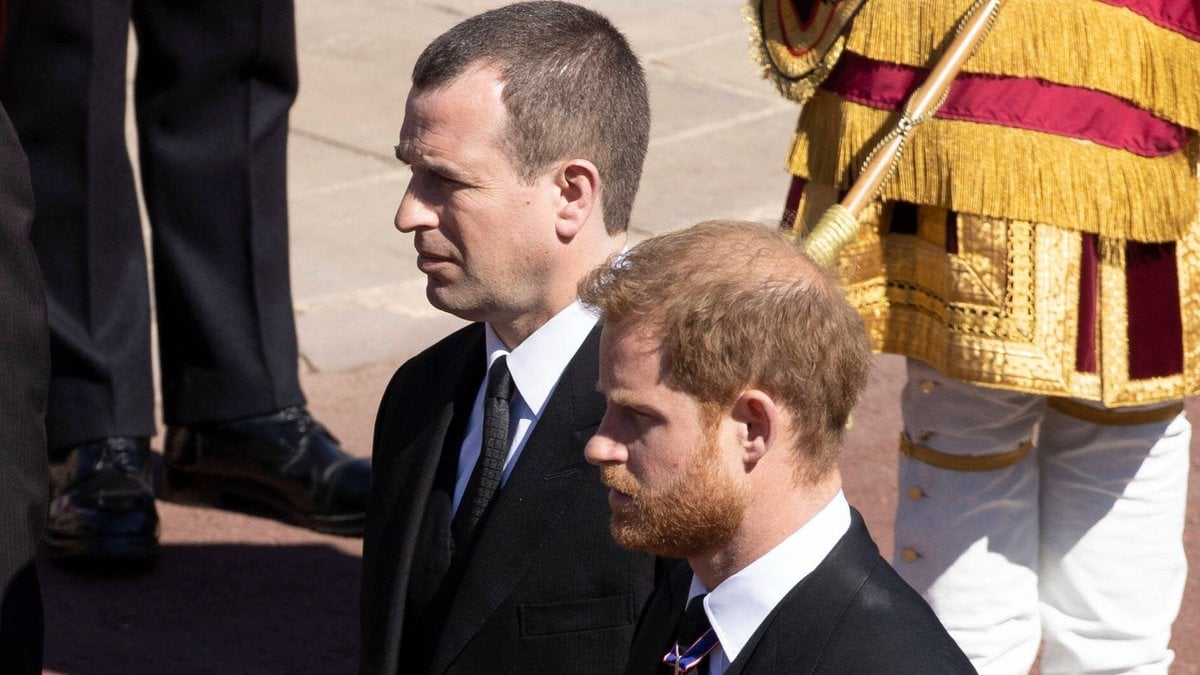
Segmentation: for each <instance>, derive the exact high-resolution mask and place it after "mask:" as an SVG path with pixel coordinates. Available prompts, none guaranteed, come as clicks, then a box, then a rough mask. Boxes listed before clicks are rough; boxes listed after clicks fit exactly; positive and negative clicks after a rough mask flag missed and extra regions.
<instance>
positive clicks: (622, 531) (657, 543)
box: [609, 513, 728, 558]
mask: <svg viewBox="0 0 1200 675" xmlns="http://www.w3.org/2000/svg"><path fill="white" fill-rule="evenodd" d="M609 532H610V533H611V534H612V538H613V541H615V542H617V545H618V546H620V547H621V548H623V549H626V550H629V551H638V552H641V553H650V554H653V555H657V556H662V557H664V558H688V557H694V556H698V555H703V554H704V553H706V552H709V551H713V550H716V549H718V548H720V547H721V545H722V543H723V542H721V541H718V540H713V539H711V538H709V537H708V536H707V533H690V534H684V533H681V532H674V533H668V532H664V531H662V530H661V529H656V528H653V527H647V526H646V525H645V524H643V523H639V522H636V521H635V520H634V519H631V518H627V517H622V516H620V515H618V514H616V513H614V514H613V517H612V521H611V524H610V527H609ZM727 540H728V539H726V541H727Z"/></svg>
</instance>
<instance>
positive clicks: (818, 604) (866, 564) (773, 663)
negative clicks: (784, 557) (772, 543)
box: [726, 508, 882, 675]
mask: <svg viewBox="0 0 1200 675" xmlns="http://www.w3.org/2000/svg"><path fill="white" fill-rule="evenodd" d="M850 516H851V520H850V529H849V530H847V531H846V534H845V535H843V536H842V538H841V540H840V541H838V543H837V545H836V546H834V547H833V550H832V551H830V552H829V555H827V556H825V560H823V561H821V564H820V565H818V566H817V568H816V569H815V570H813V571H812V573H811V574H809V575H808V576H807V577H805V578H804V579H803V580H801V581H800V583H798V584H796V585H795V586H794V587H793V588H792V590H791V591H789V592H788V594H787V595H785V596H784V597H783V600H781V601H780V602H779V605H777V606H776V607H775V609H774V610H772V612H771V613H770V614H769V615H767V618H766V619H765V620H764V621H763V622H762V625H760V626H759V627H758V630H756V631H754V635H753V636H751V637H750V640H749V641H748V642H746V646H745V647H743V648H742V651H741V653H740V654H738V658H737V660H736V661H734V662H733V663H732V664H730V667H729V669H728V670H727V671H726V675H738V674H739V673H742V672H743V671H745V672H774V671H775V669H777V668H781V669H785V670H786V671H787V672H797V673H806V672H809V671H810V670H812V669H813V668H814V667H816V665H817V663H818V661H819V659H820V658H821V653H822V648H823V646H824V645H825V644H826V643H827V642H828V641H829V638H830V636H831V635H832V633H833V630H834V628H835V627H836V626H837V622H838V618H839V617H840V616H841V615H842V614H843V612H844V611H845V610H846V607H847V606H848V605H849V604H850V602H851V601H852V600H853V599H854V597H855V594H856V593H858V590H859V589H860V588H861V587H862V585H863V584H864V583H865V582H866V580H867V577H868V576H870V574H871V570H872V568H873V567H874V564H875V561H877V560H880V561H881V560H882V559H880V558H879V549H878V548H876V547H875V542H874V541H873V540H872V539H871V536H870V534H868V533H867V526H866V524H865V523H864V522H863V519H862V515H860V514H859V512H858V511H857V510H855V509H854V508H851V509H850ZM775 624H778V625H775ZM768 634H770V635H768Z"/></svg>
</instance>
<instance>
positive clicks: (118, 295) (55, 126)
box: [0, 0, 154, 449]
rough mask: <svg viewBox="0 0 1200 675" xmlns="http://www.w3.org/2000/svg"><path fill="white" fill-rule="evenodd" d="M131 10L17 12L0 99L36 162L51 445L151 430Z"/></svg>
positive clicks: (64, 6)
mask: <svg viewBox="0 0 1200 675" xmlns="http://www.w3.org/2000/svg"><path fill="white" fill-rule="evenodd" d="M129 3H130V0H92V1H91V2H88V1H86V0H70V1H59V0H8V3H7V4H8V9H9V12H10V14H9V18H10V21H9V24H8V26H7V29H6V35H5V44H4V47H3V54H2V55H0V101H3V102H4V105H5V107H6V108H8V111H9V114H10V115H11V117H12V120H13V124H14V126H15V127H16V129H17V132H18V134H19V136H20V137H21V141H22V143H23V144H24V146H25V150H26V152H27V153H28V155H29V164H30V170H31V174H32V178H33V189H34V196H35V198H36V202H37V205H38V208H37V215H36V217H35V219H34V224H33V243H34V246H35V248H36V250H37V254H38V259H39V261H40V262H41V266H42V272H43V274H44V276H45V282H46V292H47V299H48V304H49V318H50V330H51V360H52V379H51V383H50V397H49V404H48V413H47V422H46V424H47V435H48V443H49V446H50V447H51V448H52V449H61V448H66V447H68V446H71V445H75V444H78V443H81V442H84V441H88V440H92V439H96V438H101V437H106V436H118V435H129V436H149V435H152V434H153V433H154V414H153V406H154V392H153V388H152V382H151V375H150V335H149V293H148V290H147V280H146V261H145V253H144V251H143V247H142V236H141V228H140V224H139V222H138V213H137V202H136V198H135V193H134V186H133V179H132V173H131V171H130V167H129V160H128V157H127V156H126V152H125V133H124V130H125V126H124V114H125V61H126V41H127V36H128V21H129Z"/></svg>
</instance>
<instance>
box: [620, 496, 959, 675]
mask: <svg viewBox="0 0 1200 675" xmlns="http://www.w3.org/2000/svg"><path fill="white" fill-rule="evenodd" d="M851 512H852V522H851V524H850V529H849V531H847V532H846V534H845V536H843V537H842V539H841V540H840V541H839V542H838V543H837V545H836V546H834V548H833V550H832V551H830V553H829V555H828V556H826V557H825V560H823V561H822V562H821V564H820V565H818V566H817V568H816V569H815V570H813V572H812V573H811V574H809V575H808V576H807V577H805V578H804V579H803V580H801V581H800V583H798V584H796V585H795V586H794V587H793V588H792V590H791V591H789V592H788V594H787V595H786V596H784V598H783V600H782V601H780V603H779V605H778V606H776V608H775V609H774V610H773V611H772V612H771V613H770V614H769V615H767V618H766V619H765V620H764V621H763V623H762V625H760V626H759V627H758V630H756V631H755V633H754V635H753V636H752V637H751V638H750V641H749V642H747V643H746V646H745V648H743V649H742V651H741V653H740V654H739V655H738V657H737V659H736V660H735V661H734V662H733V663H732V664H731V665H730V668H729V670H728V671H726V672H727V674H728V675H738V674H739V673H745V674H751V673H753V674H757V673H837V674H839V675H841V674H845V673H862V674H863V675H868V674H869V675H880V674H883V673H897V674H903V675H907V674H909V673H921V674H922V675H925V674H928V673H974V672H975V669H974V668H973V667H972V666H971V663H970V661H968V660H967V657H966V656H965V655H964V654H963V653H962V650H960V649H959V648H958V645H956V644H955V643H954V641H953V639H951V637H950V635H949V634H948V633H947V632H946V629H945V628H943V627H942V624H941V623H940V622H938V620H937V617H935V616H934V614H933V611H932V610H931V609H930V608H929V605H927V604H926V603H925V601H924V600H923V599H921V596H920V595H918V594H917V593H916V591H914V590H912V588H910V587H909V586H908V584H906V583H904V581H903V580H902V579H901V578H900V576H899V575H898V574H896V571H895V570H893V569H892V567H891V566H890V565H888V564H887V562H886V561H884V559H883V558H881V557H880V556H879V550H878V549H877V548H876V546H875V542H874V541H872V540H871V535H870V534H868V533H867V528H866V525H865V524H864V523H863V520H862V516H861V515H859V513H858V511H855V510H853V509H851ZM691 579H692V571H691V569H690V568H689V567H687V566H685V565H681V566H680V567H679V568H678V569H676V570H675V573H674V574H672V575H671V576H670V578H669V579H668V580H667V581H666V582H664V583H663V584H662V585H660V586H659V588H658V589H657V590H656V591H655V593H654V597H653V598H651V600H650V603H649V604H648V605H647V607H646V611H645V613H644V614H643V616H642V618H641V620H640V621H639V623H638V630H637V636H636V637H635V638H634V644H633V649H632V650H631V652H630V658H629V666H628V668H627V669H626V671H625V672H626V674H627V675H634V674H650V673H653V674H655V675H661V674H663V673H667V672H670V670H669V668H667V667H666V666H664V665H663V664H662V657H663V655H664V654H665V653H666V652H667V650H668V649H670V648H671V646H672V645H673V643H674V640H675V633H676V631H677V630H678V627H679V622H680V619H681V618H682V616H683V607H684V604H685V603H686V602H687V594H688V587H689V585H690V584H691Z"/></svg>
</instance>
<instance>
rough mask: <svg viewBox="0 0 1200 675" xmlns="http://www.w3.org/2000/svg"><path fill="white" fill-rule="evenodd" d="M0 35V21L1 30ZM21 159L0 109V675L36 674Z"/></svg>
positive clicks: (38, 407)
mask: <svg viewBox="0 0 1200 675" xmlns="http://www.w3.org/2000/svg"><path fill="white" fill-rule="evenodd" d="M3 27H4V21H3V17H0V30H2V29H3ZM32 218H33V192H32V190H31V188H30V186H29V168H28V164H26V162H25V154H24V153H22V152H21V146H20V145H18V144H17V135H16V133H14V132H13V128H12V126H11V125H10V124H9V122H8V115H7V114H6V113H5V112H4V108H3V107H0V466H2V467H3V470H2V471H0V671H3V672H5V673H40V672H41V671H42V668H41V666H42V596H41V591H40V590H39V587H38V576H37V567H36V565H35V564H34V555H35V547H36V546H37V542H38V539H40V538H41V528H42V520H43V519H44V517H45V515H46V489H47V481H48V478H47V476H46V433H45V427H44V426H43V425H44V420H45V410H46V409H45V405H46V386H47V383H48V382H49V379H50V342H49V337H48V334H47V329H46V296H45V291H43V290H42V280H41V275H40V274H39V273H38V265H37V261H36V260H35V258H34V254H33V246H32V245H31V244H30V243H29V226H30V221H31V220H32Z"/></svg>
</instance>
